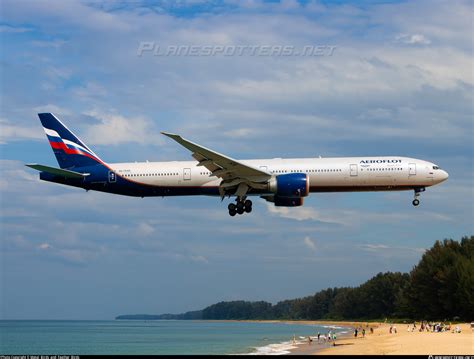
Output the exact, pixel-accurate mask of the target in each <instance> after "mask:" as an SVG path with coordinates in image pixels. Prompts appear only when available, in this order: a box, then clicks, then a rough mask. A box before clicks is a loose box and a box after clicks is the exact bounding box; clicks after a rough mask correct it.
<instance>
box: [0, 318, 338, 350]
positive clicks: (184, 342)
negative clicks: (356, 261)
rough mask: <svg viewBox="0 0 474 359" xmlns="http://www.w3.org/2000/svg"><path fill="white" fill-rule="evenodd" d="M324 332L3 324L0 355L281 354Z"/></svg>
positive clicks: (211, 325)
mask: <svg viewBox="0 0 474 359" xmlns="http://www.w3.org/2000/svg"><path fill="white" fill-rule="evenodd" d="M328 330H329V328H328V327H323V326H316V325H299V324H285V323H248V322H210V321H138V320H137V321H128V320H127V321H48V320H33V321H27V320H19V321H15V320H13V321H11V320H4V321H0V354H78V355H79V354H239V353H242V354H243V353H255V354H269V353H272V354H285V353H287V352H288V349H290V348H291V347H292V338H293V335H296V338H297V341H304V338H300V337H307V336H308V335H310V336H314V335H316V333H317V332H318V331H320V332H321V333H326V332H327V331H328ZM338 331H339V332H341V331H343V329H342V328H339V329H338ZM290 340H291V341H290Z"/></svg>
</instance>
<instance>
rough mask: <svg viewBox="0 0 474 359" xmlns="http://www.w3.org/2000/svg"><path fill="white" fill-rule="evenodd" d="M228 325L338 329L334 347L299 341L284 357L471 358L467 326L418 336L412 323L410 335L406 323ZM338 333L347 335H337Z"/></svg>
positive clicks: (471, 334)
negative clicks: (358, 331) (392, 329)
mask: <svg viewBox="0 0 474 359" xmlns="http://www.w3.org/2000/svg"><path fill="white" fill-rule="evenodd" d="M232 322H256V323H286V324H299V325H325V326H328V327H329V326H334V327H339V328H341V329H339V331H338V335H337V339H336V345H335V346H333V344H332V343H333V342H331V344H329V343H326V342H322V343H318V342H317V341H315V340H314V339H313V341H312V342H311V343H308V342H307V341H303V340H301V339H299V340H298V341H297V343H296V344H291V346H292V347H293V348H289V349H288V350H287V351H288V352H289V353H288V354H287V355H409V354H413V355H474V328H471V325H470V324H469V323H459V324H452V325H451V331H445V332H431V331H430V332H427V331H423V332H420V331H419V328H420V323H419V322H417V323H416V326H417V327H416V330H414V331H408V324H406V323H395V324H392V323H381V322H366V321H360V322H356V321H331V320H232ZM411 324H412V323H410V327H411ZM391 325H394V326H395V327H396V328H397V332H396V333H390V326H391ZM456 326H459V328H460V329H461V333H453V332H452V329H453V328H455V327H456ZM356 327H360V328H364V329H365V331H366V334H365V337H362V335H361V334H359V335H358V337H357V338H355V337H354V328H356ZM371 327H372V328H373V330H374V332H373V334H371V333H370V328H371ZM328 330H329V328H328ZM340 331H347V333H344V334H340ZM321 334H326V333H321ZM312 337H313V336H312Z"/></svg>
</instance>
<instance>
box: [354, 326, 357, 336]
mask: <svg viewBox="0 0 474 359" xmlns="http://www.w3.org/2000/svg"><path fill="white" fill-rule="evenodd" d="M354 338H357V328H355V329H354Z"/></svg>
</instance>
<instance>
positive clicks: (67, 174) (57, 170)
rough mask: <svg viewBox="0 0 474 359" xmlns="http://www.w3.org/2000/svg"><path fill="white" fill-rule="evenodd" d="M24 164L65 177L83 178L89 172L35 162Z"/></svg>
mask: <svg viewBox="0 0 474 359" xmlns="http://www.w3.org/2000/svg"><path fill="white" fill-rule="evenodd" d="M25 166H27V167H30V168H33V169H35V170H37V171H42V172H48V173H51V174H53V175H56V176H62V177H66V178H84V177H86V176H89V173H79V172H74V171H69V170H64V169H61V168H56V167H49V166H44V165H39V164H37V163H30V164H26V165H25Z"/></svg>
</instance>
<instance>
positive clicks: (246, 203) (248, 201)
mask: <svg viewBox="0 0 474 359" xmlns="http://www.w3.org/2000/svg"><path fill="white" fill-rule="evenodd" d="M244 206H245V208H247V207H252V201H251V200H249V199H248V200H246V201H245V202H244Z"/></svg>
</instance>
